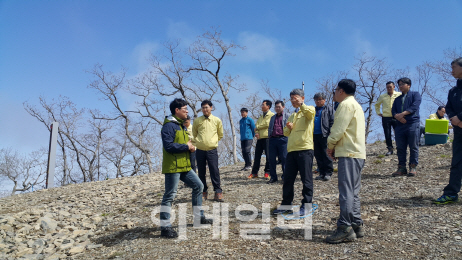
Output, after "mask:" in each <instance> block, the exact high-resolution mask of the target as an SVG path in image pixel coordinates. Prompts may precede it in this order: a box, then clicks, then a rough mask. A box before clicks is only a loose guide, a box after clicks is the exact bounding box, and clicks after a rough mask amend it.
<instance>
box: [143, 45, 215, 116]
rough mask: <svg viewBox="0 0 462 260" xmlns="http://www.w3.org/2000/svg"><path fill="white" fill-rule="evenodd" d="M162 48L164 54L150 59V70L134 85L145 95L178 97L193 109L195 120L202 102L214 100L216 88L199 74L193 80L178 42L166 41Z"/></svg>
mask: <svg viewBox="0 0 462 260" xmlns="http://www.w3.org/2000/svg"><path fill="white" fill-rule="evenodd" d="M164 47H165V53H161V54H157V55H152V56H151V58H150V62H151V70H149V71H148V72H146V73H144V74H143V75H142V76H141V77H140V78H139V79H138V80H137V81H138V84H136V85H135V86H140V87H141V88H142V89H143V90H144V92H145V93H147V92H148V91H151V92H155V93H157V94H159V95H160V96H164V97H169V96H175V95H178V94H179V95H180V96H181V97H182V98H183V99H184V100H185V101H186V102H187V104H188V106H189V107H190V108H191V109H192V111H193V117H194V118H197V117H198V113H199V112H200V103H201V102H202V101H203V100H211V101H215V100H214V95H215V93H216V92H217V90H218V89H217V88H216V87H215V85H214V84H213V82H210V79H209V78H207V77H205V78H204V77H202V75H201V74H199V75H194V77H193V76H192V75H191V72H190V71H188V69H189V68H188V67H185V65H183V62H184V61H185V60H186V58H185V57H184V56H183V55H184V53H185V52H186V51H183V50H181V48H180V40H176V41H169V42H166V43H165V44H164ZM217 101H218V100H217ZM144 106H146V105H144Z"/></svg>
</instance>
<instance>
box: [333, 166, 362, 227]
mask: <svg viewBox="0 0 462 260" xmlns="http://www.w3.org/2000/svg"><path fill="white" fill-rule="evenodd" d="M364 161H365V160H364V159H358V158H350V157H339V158H338V190H339V196H338V200H339V204H340V217H339V219H338V221H337V226H342V225H343V226H351V223H356V224H358V225H361V224H362V223H363V220H362V219H361V203H360V201H359V190H360V189H361V170H362V169H363V167H364Z"/></svg>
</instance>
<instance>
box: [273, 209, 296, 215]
mask: <svg viewBox="0 0 462 260" xmlns="http://www.w3.org/2000/svg"><path fill="white" fill-rule="evenodd" d="M286 213H287V214H292V213H293V210H291V209H275V210H273V215H279V214H286Z"/></svg>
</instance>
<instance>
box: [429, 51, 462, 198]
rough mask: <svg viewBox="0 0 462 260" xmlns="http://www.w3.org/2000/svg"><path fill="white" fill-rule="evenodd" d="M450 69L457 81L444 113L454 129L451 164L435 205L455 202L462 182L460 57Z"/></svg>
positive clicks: (450, 93) (461, 63)
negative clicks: (444, 184)
mask: <svg viewBox="0 0 462 260" xmlns="http://www.w3.org/2000/svg"><path fill="white" fill-rule="evenodd" d="M451 67H452V76H453V77H454V78H456V79H457V85H456V86H455V87H453V88H452V89H451V90H449V94H448V102H447V104H446V113H447V114H448V117H449V119H450V120H451V124H452V125H453V127H454V141H453V142H452V162H451V170H450V174H449V184H448V185H447V186H446V187H445V188H444V190H443V195H442V196H441V197H439V198H438V199H436V200H434V201H433V203H435V204H448V203H453V202H457V201H458V200H459V198H458V193H459V192H460V187H461V183H460V182H461V180H462V121H461V119H462V57H460V58H457V59H455V60H453V61H452V63H451Z"/></svg>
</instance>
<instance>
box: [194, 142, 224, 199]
mask: <svg viewBox="0 0 462 260" xmlns="http://www.w3.org/2000/svg"><path fill="white" fill-rule="evenodd" d="M196 160H197V169H198V170H199V178H200V179H201V181H202V184H204V191H203V192H206V191H207V189H208V187H207V180H206V178H205V174H206V172H207V168H206V163H208V165H209V172H210V179H211V180H212V185H213V190H214V191H215V192H218V193H221V192H222V190H221V184H220V171H219V170H218V151H217V149H213V150H210V151H203V150H199V149H197V150H196Z"/></svg>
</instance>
